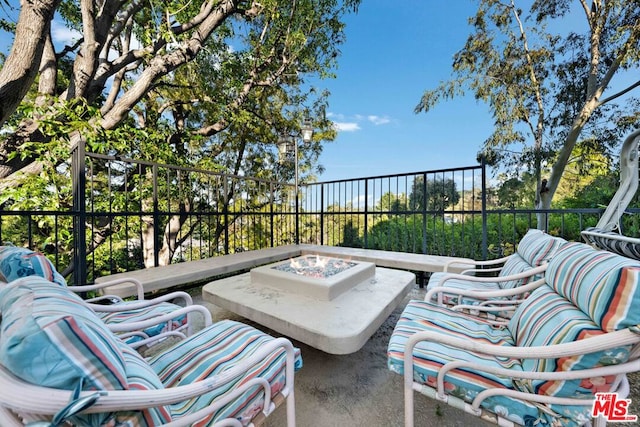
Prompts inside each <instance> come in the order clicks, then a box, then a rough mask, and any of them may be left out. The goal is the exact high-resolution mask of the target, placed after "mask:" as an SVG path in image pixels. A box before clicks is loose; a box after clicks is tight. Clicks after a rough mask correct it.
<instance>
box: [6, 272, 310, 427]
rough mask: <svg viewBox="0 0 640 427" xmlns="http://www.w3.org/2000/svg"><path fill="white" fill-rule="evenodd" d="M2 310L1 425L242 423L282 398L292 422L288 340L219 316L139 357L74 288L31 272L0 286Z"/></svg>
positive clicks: (292, 356) (293, 362)
mask: <svg viewBox="0 0 640 427" xmlns="http://www.w3.org/2000/svg"><path fill="white" fill-rule="evenodd" d="M0 312H1V313H2V323H1V324H0V328H1V329H0V425H2V426H3V427H4V426H17V425H23V423H29V422H34V421H42V420H46V421H51V420H55V421H56V422H59V423H60V424H62V423H63V422H64V421H68V422H69V423H71V424H73V425H111V424H115V425H149V426H151V425H153V426H156V425H165V424H166V425H172V426H191V425H199V426H200V425H201V426H204V425H215V426H223V425H225V426H246V425H250V423H251V422H259V421H260V420H261V419H264V417H266V416H268V415H269V414H270V413H272V411H273V410H274V409H275V407H276V406H277V405H279V404H280V403H282V402H284V401H286V406H287V420H288V425H289V426H290V427H292V426H294V425H295V406H294V405H295V404H294V389H293V387H294V384H293V380H294V370H295V369H296V368H300V367H301V365H302V360H301V358H300V353H299V351H298V350H296V349H294V347H293V346H292V344H291V342H290V341H288V340H287V339H284V338H274V337H271V336H269V335H267V334H265V333H263V332H261V331H259V330H257V329H255V328H253V327H250V326H248V325H245V324H242V323H239V322H234V321H229V320H224V321H221V322H217V323H214V324H213V325H210V326H209V327H207V328H205V329H202V330H200V331H198V332H197V333H195V334H194V335H192V336H191V337H188V338H187V339H185V340H183V341H179V342H178V343H176V344H175V345H174V346H172V347H169V348H167V349H165V350H163V351H159V352H157V353H156V354H155V355H153V356H151V357H149V358H148V359H143V358H142V356H141V355H140V354H139V353H137V352H136V351H135V350H133V349H132V348H131V347H130V346H128V345H127V344H125V343H124V341H122V340H121V339H119V338H118V337H117V336H116V335H115V334H113V333H112V332H111V331H110V330H109V329H108V328H107V327H106V326H105V324H104V322H102V321H101V320H100V319H99V318H98V317H97V316H96V315H95V313H94V312H93V311H92V310H91V309H90V308H89V307H88V306H87V304H86V303H85V302H83V301H82V299H81V298H80V297H78V296H77V295H76V294H75V293H73V292H72V291H70V290H69V289H67V288H65V287H61V286H56V285H53V284H52V283H50V282H48V281H47V280H46V279H43V278H41V277H38V276H28V277H24V278H21V279H18V280H14V281H12V282H10V283H9V284H7V285H5V286H3V287H2V289H0ZM120 423H122V424H120ZM127 423H130V424H127Z"/></svg>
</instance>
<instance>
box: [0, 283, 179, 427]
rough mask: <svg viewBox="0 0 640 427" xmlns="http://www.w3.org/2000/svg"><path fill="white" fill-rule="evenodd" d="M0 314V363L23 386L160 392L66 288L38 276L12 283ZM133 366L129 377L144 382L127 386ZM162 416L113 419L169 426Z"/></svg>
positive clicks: (82, 420) (101, 417)
mask: <svg viewBox="0 0 640 427" xmlns="http://www.w3.org/2000/svg"><path fill="white" fill-rule="evenodd" d="M0 313H2V324H1V333H0V363H2V364H3V365H4V366H5V367H7V368H8V369H9V370H10V371H11V372H13V373H14V374H15V375H16V376H18V377H19V378H21V379H23V380H24V381H27V382H30V383H34V384H38V385H42V386H45V387H52V388H58V389H64V390H73V389H74V388H75V387H76V386H77V385H78V384H79V383H80V381H82V384H83V390H127V389H133V388H135V389H145V388H151V389H156V388H162V383H161V382H160V380H159V379H158V377H157V376H156V375H155V373H154V372H153V371H152V370H151V369H150V367H149V366H148V365H147V364H146V363H145V362H144V361H143V360H142V359H141V357H140V356H139V355H136V354H135V353H134V352H132V351H129V350H128V348H127V346H126V344H124V343H122V342H121V341H120V340H118V339H117V338H116V337H115V336H114V335H113V334H112V333H111V332H110V331H109V330H108V329H107V327H106V326H105V325H104V323H103V322H101V321H100V319H98V318H97V317H96V316H95V314H94V313H93V311H92V310H91V309H90V308H89V307H88V306H87V305H86V304H85V303H84V302H83V301H82V300H81V299H80V298H79V297H78V296H77V295H75V294H74V293H73V292H71V291H69V290H68V289H67V288H65V287H60V286H52V284H51V283H50V282H48V281H47V280H45V279H43V278H40V277H37V276H30V277H26V278H22V279H18V280H15V281H13V282H11V283H10V284H8V285H7V286H6V287H4V288H3V289H2V290H0ZM132 363H136V364H137V365H138V369H136V370H135V372H136V374H135V375H133V377H134V378H140V377H142V378H145V381H144V382H142V381H136V380H133V381H132V382H131V383H130V382H129V378H128V375H129V374H130V370H131V371H132V372H133V371H134V370H132V369H133V368H130V364H132ZM145 365H146V366H147V367H146V370H145V369H144V367H145ZM166 414H168V411H167V410H166V409H163V408H160V409H150V410H148V411H143V412H140V413H124V414H117V417H116V420H118V421H119V422H131V423H132V425H143V426H144V425H156V424H157V422H155V421H161V420H165V421H169V418H167V417H166ZM109 417H110V414H94V415H82V416H77V418H76V422H77V424H79V425H101V424H102V423H103V422H105V420H107V418H109ZM147 420H151V422H147ZM154 420H155V421H154Z"/></svg>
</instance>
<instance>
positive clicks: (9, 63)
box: [0, 0, 60, 163]
mask: <svg viewBox="0 0 640 427" xmlns="http://www.w3.org/2000/svg"><path fill="white" fill-rule="evenodd" d="M20 3H21V9H20V16H19V18H18V25H17V26H16V34H15V38H14V42H13V46H12V47H11V52H10V53H9V56H8V57H7V60H6V61H5V62H4V65H3V66H2V69H0V126H2V125H3V124H4V123H5V122H6V121H7V120H8V119H9V117H10V116H11V115H12V114H13V113H14V112H15V111H16V108H18V105H20V102H21V101H22V98H24V96H25V95H26V94H27V92H28V91H29V88H30V87H31V84H32V83H33V82H34V80H35V78H36V75H37V74H38V70H39V69H40V61H41V59H42V49H43V48H44V45H45V42H46V40H47V36H48V34H49V30H50V27H51V20H52V19H53V12H54V11H55V9H56V7H58V3H60V0H32V1H24V0H23V1H21V2H20ZM0 160H2V159H0ZM0 163H4V162H0Z"/></svg>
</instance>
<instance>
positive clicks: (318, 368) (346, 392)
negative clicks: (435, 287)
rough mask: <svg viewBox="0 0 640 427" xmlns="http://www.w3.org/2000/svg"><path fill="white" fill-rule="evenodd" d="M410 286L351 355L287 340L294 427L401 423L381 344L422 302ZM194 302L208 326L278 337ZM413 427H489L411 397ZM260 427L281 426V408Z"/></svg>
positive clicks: (397, 391) (399, 395) (394, 378)
mask: <svg viewBox="0 0 640 427" xmlns="http://www.w3.org/2000/svg"><path fill="white" fill-rule="evenodd" d="M423 296H424V290H422V289H420V288H418V286H417V285H416V286H415V287H414V289H413V290H412V292H410V294H409V295H408V296H407V298H405V301H403V302H402V303H401V304H400V305H399V307H398V308H397V309H396V310H395V311H394V312H393V313H392V314H391V316H389V318H388V319H387V320H386V321H385V322H384V324H383V325H382V326H381V327H380V328H379V329H378V330H377V331H376V332H375V333H374V335H373V336H372V337H371V338H370V339H369V340H368V341H367V343H366V344H365V345H364V347H362V348H361V349H360V350H359V351H357V352H356V353H352V354H348V355H332V354H328V353H325V352H322V351H320V350H317V349H315V348H313V347H309V346H308V345H305V344H303V343H300V342H297V341H295V340H292V342H293V344H294V345H295V346H297V347H299V348H300V350H301V351H302V359H303V362H304V366H303V368H302V369H301V370H300V371H298V372H297V373H296V379H295V380H296V383H295V393H296V394H295V398H296V421H297V425H298V426H299V427H338V426H340V427H342V426H362V427H365V426H366V427H378V426H379V427H391V426H402V425H403V423H404V421H403V420H404V415H403V411H404V407H403V389H402V382H403V379H402V377H401V376H400V375H397V374H394V373H392V372H391V371H389V370H388V369H387V356H386V351H387V343H388V342H389V337H390V336H391V333H392V331H393V327H394V326H395V324H396V322H397V320H398V318H399V316H400V313H401V312H402V309H403V308H404V307H405V306H406V304H407V303H408V301H409V299H410V298H422V297H423ZM194 302H196V303H198V304H202V305H204V306H206V307H208V308H209V310H210V311H211V313H212V315H213V318H214V321H216V320H222V319H225V318H226V319H235V320H240V321H243V322H245V323H249V324H252V325H254V326H256V327H257V328H259V329H261V330H263V331H265V332H268V333H270V334H271V335H273V336H279V334H278V333H277V332H274V331H271V330H269V329H267V328H265V327H264V326H261V325H257V324H255V323H253V322H251V321H248V320H247V319H244V318H242V317H240V316H237V315H236V314H234V313H232V312H230V311H227V310H224V309H221V308H219V307H216V306H215V305H213V304H210V303H208V302H206V301H204V300H202V298H201V297H199V296H198V295H197V294H196V293H194ZM415 400H416V411H415V420H416V426H424V427H430V426H434V427H435V426H438V427H454V426H455V427H461V426H489V425H491V424H488V423H486V422H484V421H482V420H480V419H479V418H476V417H474V416H472V415H469V414H466V413H464V412H463V411H460V410H458V409H455V408H452V407H450V406H448V405H446V404H440V403H438V402H436V401H434V400H432V399H429V398H427V397H426V396H422V395H420V394H419V393H416V399H415ZM264 426H266V427H281V426H286V410H285V407H284V405H282V406H281V407H280V408H278V409H277V410H276V412H275V413H274V414H272V415H271V416H270V417H269V418H267V421H266V423H265V424H264Z"/></svg>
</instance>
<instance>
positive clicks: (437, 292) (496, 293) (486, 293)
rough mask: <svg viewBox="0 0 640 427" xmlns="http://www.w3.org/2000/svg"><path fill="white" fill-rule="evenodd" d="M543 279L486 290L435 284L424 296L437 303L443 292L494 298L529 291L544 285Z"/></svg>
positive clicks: (486, 298) (479, 297) (427, 299)
mask: <svg viewBox="0 0 640 427" xmlns="http://www.w3.org/2000/svg"><path fill="white" fill-rule="evenodd" d="M545 283H546V282H545V279H544V278H542V279H538V280H535V281H533V282H531V283H527V284H526V285H522V286H517V287H515V288H508V289H500V290H488V289H473V288H470V289H458V288H449V287H446V286H436V287H434V288H433V289H430V290H429V291H427V293H426V294H425V296H424V300H425V301H432V300H433V299H437V300H438V303H439V304H442V301H441V296H442V295H443V294H450V295H456V296H461V297H470V298H475V299H483V300H488V299H495V298H508V297H514V296H518V295H521V294H523V293H527V292H531V291H533V290H534V289H536V288H539V287H540V286H542V285H544V284H545Z"/></svg>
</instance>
